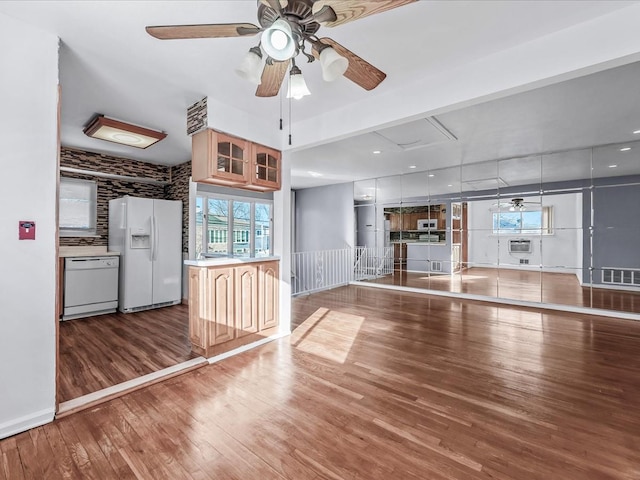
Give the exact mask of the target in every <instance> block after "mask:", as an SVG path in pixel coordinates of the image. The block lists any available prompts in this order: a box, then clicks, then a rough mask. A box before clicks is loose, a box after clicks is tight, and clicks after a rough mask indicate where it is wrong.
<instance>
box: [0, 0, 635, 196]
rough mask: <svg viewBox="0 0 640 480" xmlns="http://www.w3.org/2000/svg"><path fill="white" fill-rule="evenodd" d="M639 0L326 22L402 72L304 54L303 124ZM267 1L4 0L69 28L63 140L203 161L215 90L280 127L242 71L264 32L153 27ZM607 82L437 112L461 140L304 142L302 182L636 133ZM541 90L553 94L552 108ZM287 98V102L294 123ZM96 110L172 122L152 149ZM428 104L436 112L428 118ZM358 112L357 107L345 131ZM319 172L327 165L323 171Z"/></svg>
mask: <svg viewBox="0 0 640 480" xmlns="http://www.w3.org/2000/svg"><path fill="white" fill-rule="evenodd" d="M637 3H638V2H633V1H613V0H610V1H518V2H506V1H483V2H477V1H424V0H423V1H419V2H416V3H414V4H410V5H407V6H404V7H401V8H397V9H395V10H392V11H389V12H385V13H382V14H379V15H374V16H371V17H367V18H363V19H361V20H358V21H356V22H352V23H349V24H346V25H343V26H340V27H337V28H334V29H329V28H324V27H323V28H321V30H320V32H319V36H330V37H332V38H333V39H335V40H336V41H338V42H339V43H341V44H342V45H344V46H345V47H347V48H349V49H350V50H352V51H353V52H355V53H357V54H358V55H360V56H361V57H363V58H364V59H366V60H367V61H369V62H371V63H372V64H374V65H376V66H377V67H378V68H380V69H381V70H383V71H384V72H386V73H387V75H388V77H387V79H386V80H385V81H384V82H383V83H382V84H381V85H380V86H379V87H378V88H377V89H375V90H373V91H371V92H366V91H364V90H362V89H361V88H359V87H357V86H356V85H355V84H353V83H351V82H349V81H348V80H347V79H345V78H340V79H338V80H337V81H336V82H333V83H324V82H322V80H321V75H320V67H319V66H318V65H316V64H312V65H306V64H302V65H301V67H302V69H303V73H304V74H305V79H306V80H307V83H308V85H309V88H310V90H311V91H312V95H311V96H310V97H305V98H304V99H303V100H301V101H300V102H294V103H293V105H292V112H293V120H294V123H293V129H294V130H295V126H296V122H303V121H305V120H309V119H313V118H322V117H323V116H324V115H327V114H328V113H330V112H337V111H340V110H341V109H343V108H344V107H345V105H359V104H360V103H362V102H370V101H372V100H375V99H376V98H382V97H383V96H385V95H386V96H388V95H389V94H398V95H399V96H398V100H399V101H402V102H406V103H407V104H409V103H410V102H411V99H410V98H402V95H401V92H402V91H403V87H404V86H405V85H406V84H407V82H413V83H415V82H416V80H417V79H421V78H423V79H429V78H431V77H432V76H434V75H436V74H438V73H440V72H443V71H449V70H451V71H454V70H455V69H457V68H460V67H461V66H463V65H468V64H472V63H473V62H477V61H478V59H481V58H490V57H491V56H492V55H495V54H497V53H498V52H503V51H507V50H508V49H512V48H513V47H514V46H516V45H526V44H528V42H533V41H534V40H537V39H541V38H545V37H546V36H549V35H552V34H554V33H555V32H560V31H565V30H570V29H571V28H574V27H576V26H577V25H581V24H585V22H589V21H591V20H593V19H597V18H600V17H602V16H605V15H607V14H611V13H612V12H615V11H617V10H619V9H622V8H626V7H629V6H632V5H634V4H637ZM255 12H256V0H246V1H243V0H232V1H135V2H134V1H117V2H113V1H48V0H45V1H7V0H4V1H2V2H0V13H4V14H6V15H9V16H12V17H14V18H17V19H20V20H22V21H24V22H26V23H28V24H30V25H34V26H37V27H40V28H42V29H45V30H47V31H50V32H52V33H54V34H56V35H57V36H59V37H60V38H61V40H62V46H61V59H60V77H61V84H62V89H63V97H62V144H63V145H66V146H71V147H77V148H82V149H86V150H90V151H96V152H104V153H108V154H112V155H116V156H123V157H128V158H135V159H139V160H143V161H148V162H152V163H159V164H177V163H182V162H184V161H187V160H189V159H190V155H191V152H190V139H189V138H188V137H187V135H186V132H185V130H186V128H185V116H186V108H187V106H188V105H190V104H192V103H194V102H195V101H197V100H199V99H201V98H202V97H205V96H208V97H209V98H210V99H213V100H215V102H218V103H219V104H221V105H228V106H229V107H232V108H233V109H236V110H237V111H240V112H245V113H247V114H249V115H252V116H255V117H257V118H260V119H261V120H262V121H263V122H266V124H268V125H273V126H274V129H275V128H277V124H278V119H279V118H280V101H279V99H278V98H270V99H264V98H256V97H255V96H254V91H255V88H254V87H253V86H252V85H250V84H249V83H245V82H244V81H242V80H241V79H239V78H238V77H237V76H236V75H235V73H234V72H233V69H234V68H235V67H236V66H237V65H238V64H239V62H240V60H241V58H242V56H243V54H244V53H245V52H246V51H247V50H248V49H249V48H250V47H252V46H253V45H254V44H255V43H256V39H255V38H231V39H197V40H175V41H160V40H157V39H154V38H152V37H150V36H149V35H147V34H146V33H145V31H144V27H145V26H147V25H163V24H194V23H232V22H250V23H256V13H255ZM616 78H617V77H616ZM636 78H637V77H636ZM470 80H471V81H473V79H470ZM576 81H580V80H576ZM606 81H607V82H609V81H612V82H614V83H613V85H614V88H610V89H609V91H608V92H606V93H607V94H606V95H604V94H602V92H601V91H600V90H602V87H603V85H600V86H599V87H598V88H599V89H600V90H598V92H599V93H598V95H597V96H594V93H593V88H596V87H597V86H594V85H590V84H588V85H584V87H579V88H578V90H579V91H580V92H581V93H576V92H577V91H576V90H575V89H574V87H573V86H571V87H565V89H564V90H563V87H562V86H560V87H559V88H560V90H557V91H556V90H554V91H553V92H552V93H551V94H541V93H536V92H530V94H525V97H523V98H524V100H512V99H504V100H502V101H497V102H498V103H493V104H492V105H493V106H487V105H484V106H483V105H478V106H475V107H470V109H464V110H460V111H457V112H456V111H453V112H449V113H446V114H443V115H437V119H438V120H439V121H440V122H441V123H442V124H443V125H444V126H445V127H446V128H447V129H448V130H449V131H451V132H452V133H453V134H454V135H455V137H457V139H458V140H454V141H451V140H448V139H445V141H443V142H435V143H433V144H432V145H430V146H428V147H424V148H414V149H407V150H403V149H397V150H399V151H395V152H393V155H391V153H392V152H391V150H390V147H389V142H387V143H383V144H380V143H379V142H380V140H381V138H380V136H379V135H376V134H371V133H370V134H366V135H360V136H357V137H354V138H351V139H348V140H341V141H338V142H331V143H330V144H327V145H323V146H320V147H314V148H310V149H306V150H304V149H303V150H298V151H295V152H294V153H293V164H292V165H293V167H292V168H293V170H292V184H293V186H294V187H298V188H301V187H305V186H313V185H321V184H327V183H335V182H338V181H349V180H354V179H358V178H367V177H369V178H370V177H375V176H382V175H391V174H396V173H400V172H405V171H407V170H406V168H405V167H408V165H411V164H415V165H417V167H418V168H417V169H418V170H420V169H425V168H436V167H443V166H446V165H451V164H455V163H459V162H460V160H462V161H464V162H465V163H469V162H475V161H480V160H486V159H488V158H497V157H505V156H512V155H515V154H527V153H532V152H536V151H540V150H553V149H558V148H568V147H567V145H569V146H570V147H573V146H577V145H581V146H583V145H591V144H594V143H606V142H609V141H622V140H626V138H622V137H621V135H623V133H621V132H622V131H623V130H622V129H621V128H622V126H623V125H622V123H623V122H624V121H625V119H626V122H627V123H628V125H626V127H629V126H631V123H632V122H634V121H636V122H637V123H638V125H637V126H635V127H634V129H637V128H640V119H638V118H636V117H634V115H636V114H635V113H634V111H635V112H637V111H638V106H639V104H638V101H637V100H638V94H637V92H632V91H629V90H628V87H629V84H628V82H627V81H625V80H623V81H621V82H622V83H621V84H620V85H618V84H617V83H615V82H616V80H615V79H608V80H606ZM587 83H588V82H587ZM576 85H577V84H576ZM569 93H571V94H572V95H569ZM527 95H529V96H527ZM537 95H539V96H540V95H541V96H540V97H538V96H537ZM545 95H551V96H546V97H545ZM543 97H544V98H543ZM540 102H547V103H546V104H545V108H544V109H541V108H540V105H541V103H540ZM287 108H288V106H287V105H286V104H285V105H284V109H285V121H286V120H287V118H288V115H287V113H286V110H287ZM620 108H622V109H624V115H622V114H620V110H619V109H620ZM95 113H103V114H105V115H107V116H111V117H114V118H118V119H122V120H125V121H128V122H132V123H136V124H140V125H144V126H147V127H150V128H155V129H160V130H164V131H165V132H167V133H168V137H167V138H166V139H165V140H163V141H162V142H160V143H159V144H157V145H155V146H153V147H151V148H149V149H148V150H137V149H132V148H130V147H124V146H118V145H116V144H111V143H107V142H103V141H100V140H95V139H91V138H88V137H86V136H84V135H83V133H82V128H83V126H84V125H85V124H86V122H87V121H88V120H89V119H90V118H91V117H92V116H93V115H94V114H95ZM598 115H599V116H598ZM428 116H429V115H428V113H427V112H425V118H426V117H428ZM394 120H395V119H394ZM412 120H413V119H412ZM353 121H354V119H353V118H345V119H344V122H345V131H349V129H347V128H346V126H347V123H349V122H353ZM395 123H397V122H395ZM384 127H388V125H384V124H383V123H382V122H381V123H380V128H379V129H380V130H382V129H383V128H384ZM626 127H625V128H626ZM627 130H628V128H627ZM231 133H233V132H231ZM436 137H437V136H436ZM601 139H602V140H604V141H600V140H601ZM382 140H384V139H382ZM377 142H378V143H377ZM585 142H586V143H585ZM374 145H379V146H378V147H375V146H374ZM374 149H381V150H384V151H383V153H382V154H380V155H379V156H377V157H376V158H373V157H372V156H371V154H370V152H371V151H372V150H374ZM309 171H314V172H318V173H322V174H323V176H321V177H312V176H311V175H310V174H309V173H308V172H309Z"/></svg>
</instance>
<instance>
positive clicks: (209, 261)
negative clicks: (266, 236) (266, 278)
mask: <svg viewBox="0 0 640 480" xmlns="http://www.w3.org/2000/svg"><path fill="white" fill-rule="evenodd" d="M274 260H280V257H254V258H248V257H216V258H203V259H200V260H185V261H184V264H185V265H189V266H190V267H215V266H218V265H239V264H243V263H258V262H271V261H274Z"/></svg>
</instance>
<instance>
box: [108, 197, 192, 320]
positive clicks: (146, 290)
mask: <svg viewBox="0 0 640 480" xmlns="http://www.w3.org/2000/svg"><path fill="white" fill-rule="evenodd" d="M109 250H111V251H116V252H120V284H119V285H120V287H119V295H118V309H119V310H120V311H121V312H124V313H129V312H136V311H140V310H146V309H150V308H157V307H164V306H167V305H175V304H177V303H180V302H181V299H182V202H181V201H179V200H155V199H149V198H138V197H130V196H126V197H122V198H116V199H114V200H110V201H109Z"/></svg>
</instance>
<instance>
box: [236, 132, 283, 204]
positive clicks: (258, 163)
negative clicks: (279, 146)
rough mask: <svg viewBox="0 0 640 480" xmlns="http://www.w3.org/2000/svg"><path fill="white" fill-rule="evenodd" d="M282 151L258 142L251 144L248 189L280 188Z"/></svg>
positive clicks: (269, 189) (267, 189)
mask: <svg viewBox="0 0 640 480" xmlns="http://www.w3.org/2000/svg"><path fill="white" fill-rule="evenodd" d="M281 157H282V156H281V153H280V152H279V151H278V150H276V149H274V148H269V147H265V146H264V145H260V144H257V143H252V144H251V174H250V179H249V184H248V185H246V186H245V188H247V189H251V190H259V191H265V192H266V191H274V190H280V184H281V182H280V175H281Z"/></svg>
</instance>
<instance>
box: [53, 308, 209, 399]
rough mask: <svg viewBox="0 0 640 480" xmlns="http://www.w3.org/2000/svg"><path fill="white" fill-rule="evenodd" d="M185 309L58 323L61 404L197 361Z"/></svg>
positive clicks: (102, 316) (120, 314) (166, 309)
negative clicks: (192, 350)
mask: <svg viewBox="0 0 640 480" xmlns="http://www.w3.org/2000/svg"><path fill="white" fill-rule="evenodd" d="M188 317H189V308H188V307H187V306H186V305H175V306H172V307H165V308H158V309H154V310H147V311H144V312H138V313H128V314H123V313H119V312H118V313H113V314H109V315H100V316H97V317H88V318H81V319H77V320H69V321H65V322H61V323H60V357H59V358H60V365H59V368H60V375H59V385H58V395H59V398H60V401H61V402H65V401H67V400H71V399H73V398H77V397H80V396H82V395H86V394H87V393H92V392H95V391H98V390H101V389H103V388H107V387H110V386H112V385H117V384H119V383H122V382H125V381H127V380H131V379H133V378H137V377H140V376H142V375H146V374H148V373H152V372H157V371H158V370H162V369H163V368H167V367H170V366H173V365H177V364H179V363H181V362H184V361H187V360H189V359H191V358H195V357H197V356H198V355H196V354H192V353H191V343H190V342H189V318H188Z"/></svg>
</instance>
